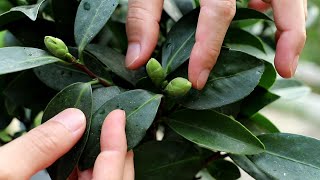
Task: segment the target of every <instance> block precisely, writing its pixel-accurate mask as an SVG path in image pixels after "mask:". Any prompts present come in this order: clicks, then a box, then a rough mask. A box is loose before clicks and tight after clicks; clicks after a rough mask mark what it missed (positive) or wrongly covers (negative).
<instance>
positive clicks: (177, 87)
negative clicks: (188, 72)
mask: <svg viewBox="0 0 320 180" xmlns="http://www.w3.org/2000/svg"><path fill="white" fill-rule="evenodd" d="M191 86H192V84H191V82H189V81H188V80H187V79H185V78H181V77H178V78H175V79H173V80H172V81H170V83H169V84H168V85H167V87H166V88H165V92H166V93H167V94H168V95H169V96H172V97H181V96H184V95H186V94H187V93H188V92H189V91H190V89H191Z"/></svg>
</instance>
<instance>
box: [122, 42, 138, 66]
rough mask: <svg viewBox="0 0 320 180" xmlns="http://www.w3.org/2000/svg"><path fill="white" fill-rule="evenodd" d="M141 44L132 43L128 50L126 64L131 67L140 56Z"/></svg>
mask: <svg viewBox="0 0 320 180" xmlns="http://www.w3.org/2000/svg"><path fill="white" fill-rule="evenodd" d="M140 50H141V47H140V44H139V43H130V44H129V46H128V50H127V56H126V66H127V67H130V66H131V65H132V64H133V63H134V62H135V61H136V60H137V59H138V58H139V56H140Z"/></svg>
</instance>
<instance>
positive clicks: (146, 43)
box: [126, 0, 163, 69]
mask: <svg viewBox="0 0 320 180" xmlns="http://www.w3.org/2000/svg"><path fill="white" fill-rule="evenodd" d="M162 7H163V0H152V1H145V0H129V10H128V16H127V24H126V28H127V36H128V42H129V45H128V50H127V56H126V66H127V67H128V68H129V69H137V68H139V67H140V66H142V65H144V64H145V63H146V62H147V61H148V60H149V59H150V56H151V54H152V52H153V50H154V48H155V47H156V45H157V42H158V36H159V21H160V18H161V12H162Z"/></svg>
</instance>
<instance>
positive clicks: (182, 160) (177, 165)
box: [134, 141, 201, 180]
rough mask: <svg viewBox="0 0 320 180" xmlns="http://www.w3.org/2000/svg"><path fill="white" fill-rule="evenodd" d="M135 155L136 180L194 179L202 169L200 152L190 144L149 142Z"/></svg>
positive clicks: (139, 148)
mask: <svg viewBox="0 0 320 180" xmlns="http://www.w3.org/2000/svg"><path fill="white" fill-rule="evenodd" d="M134 154H135V155H134V160H135V161H134V162H135V176H136V177H135V179H136V180H164V179H166V180H178V179H181V180H182V179H193V177H194V176H195V175H196V173H197V172H198V171H199V170H200V169H201V158H200V156H199V152H197V150H196V149H195V148H194V147H193V146H192V145H191V144H189V143H182V142H176V141H163V142H148V143H145V144H143V145H141V146H139V147H138V148H136V149H135V150H134Z"/></svg>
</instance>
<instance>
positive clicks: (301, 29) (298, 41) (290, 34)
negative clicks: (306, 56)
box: [271, 0, 306, 78]
mask: <svg viewBox="0 0 320 180" xmlns="http://www.w3.org/2000/svg"><path fill="white" fill-rule="evenodd" d="M271 5H272V8H273V11H274V19H275V23H276V27H277V31H278V32H277V36H278V41H277V48H276V56H275V66H276V69H277V71H278V73H279V74H280V75H281V76H282V77H284V78H290V77H292V76H293V75H294V73H295V71H296V68H297V64H298V60H299V56H300V53H301V51H302V49H303V47H304V44H305V41H306V29H305V10H304V1H301V0H281V1H278V0H273V1H272V2H271ZM292 14H294V16H293V15H292Z"/></svg>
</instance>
